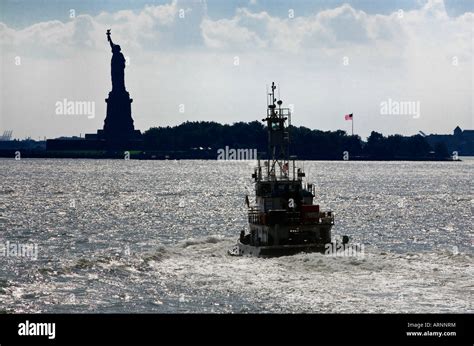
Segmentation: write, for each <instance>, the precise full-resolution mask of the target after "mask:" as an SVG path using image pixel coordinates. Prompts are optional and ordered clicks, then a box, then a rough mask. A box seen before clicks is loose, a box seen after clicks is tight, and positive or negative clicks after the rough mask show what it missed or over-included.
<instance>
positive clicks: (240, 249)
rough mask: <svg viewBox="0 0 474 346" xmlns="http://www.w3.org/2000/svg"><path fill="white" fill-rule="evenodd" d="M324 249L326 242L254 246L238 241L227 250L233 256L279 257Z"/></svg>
mask: <svg viewBox="0 0 474 346" xmlns="http://www.w3.org/2000/svg"><path fill="white" fill-rule="evenodd" d="M325 250H326V244H295V245H271V246H254V245H249V244H242V243H241V242H240V241H239V242H238V243H237V244H236V246H235V247H234V248H233V249H232V250H230V251H229V254H231V255H234V256H256V257H280V256H291V255H295V254H298V253H302V252H305V253H308V252H319V253H325Z"/></svg>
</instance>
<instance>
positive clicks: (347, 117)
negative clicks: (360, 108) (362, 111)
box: [344, 113, 353, 120]
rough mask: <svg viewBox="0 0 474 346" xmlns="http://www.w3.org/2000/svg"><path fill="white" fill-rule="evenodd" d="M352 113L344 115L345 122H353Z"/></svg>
mask: <svg viewBox="0 0 474 346" xmlns="http://www.w3.org/2000/svg"><path fill="white" fill-rule="evenodd" d="M352 116H353V115H352V113H351V114H346V115H344V120H352Z"/></svg>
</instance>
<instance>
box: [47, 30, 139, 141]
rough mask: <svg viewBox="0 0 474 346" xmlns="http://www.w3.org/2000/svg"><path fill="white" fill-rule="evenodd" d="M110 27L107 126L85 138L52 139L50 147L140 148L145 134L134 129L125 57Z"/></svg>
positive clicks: (108, 34)
mask: <svg viewBox="0 0 474 346" xmlns="http://www.w3.org/2000/svg"><path fill="white" fill-rule="evenodd" d="M110 35H111V34H110V30H107V40H108V41H109V43H110V48H112V61H111V64H110V65H111V77H112V91H110V92H109V97H108V98H107V99H105V102H106V103H107V115H106V117H105V121H104V128H103V129H102V130H98V131H97V133H94V134H86V135H85V139H83V140H80V141H77V140H74V141H72V140H68V139H49V140H48V141H47V150H132V149H141V147H142V142H143V141H142V135H141V132H140V130H135V127H134V125H133V118H132V107H131V104H132V102H133V99H131V98H130V94H129V93H128V91H127V90H126V88H125V65H126V64H125V58H124V56H123V54H122V52H121V48H120V46H119V45H118V44H114V43H113V41H112V39H111V37H110Z"/></svg>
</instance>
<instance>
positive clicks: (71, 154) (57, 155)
mask: <svg viewBox="0 0 474 346" xmlns="http://www.w3.org/2000/svg"><path fill="white" fill-rule="evenodd" d="M17 152H19V153H20V158H21V159H24V158H32V159H96V160H110V159H115V160H123V159H125V157H126V156H128V158H129V159H131V160H206V161H207V160H210V161H226V162H229V161H230V162H239V161H240V162H242V161H246V160H218V159H217V155H216V153H215V152H214V151H199V150H190V151H159V152H146V151H134V150H130V151H128V154H127V151H109V152H106V151H53V152H51V151H46V150H0V158H10V159H12V160H14V159H15V157H16V155H17V154H16V153H17ZM263 158H264V157H262V159H263ZM464 159H467V160H474V157H472V156H459V157H458V159H457V160H453V158H451V157H446V158H437V157H395V158H383V157H368V156H352V157H350V158H349V159H348V160H344V159H343V155H342V154H341V157H340V158H337V157H311V156H304V157H297V158H296V160H298V161H432V162H440V161H442V162H456V161H463V160H464ZM248 161H251V160H248Z"/></svg>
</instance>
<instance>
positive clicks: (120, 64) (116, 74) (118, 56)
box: [107, 29, 125, 91]
mask: <svg viewBox="0 0 474 346" xmlns="http://www.w3.org/2000/svg"><path fill="white" fill-rule="evenodd" d="M110 35H111V34H110V29H109V30H107V40H108V41H109V43H110V48H112V61H111V63H110V65H111V73H112V91H125V58H124V56H123V54H122V52H121V51H120V46H119V45H118V44H114V43H113V42H112V39H111V38H110Z"/></svg>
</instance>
